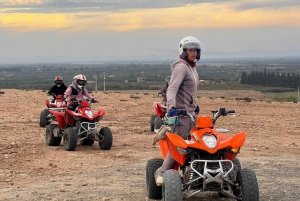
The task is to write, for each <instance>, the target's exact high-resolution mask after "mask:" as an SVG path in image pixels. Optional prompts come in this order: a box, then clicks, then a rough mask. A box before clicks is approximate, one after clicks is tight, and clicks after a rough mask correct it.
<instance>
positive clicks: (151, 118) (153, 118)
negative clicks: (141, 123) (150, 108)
mask: <svg viewBox="0 0 300 201" xmlns="http://www.w3.org/2000/svg"><path fill="white" fill-rule="evenodd" d="M155 117H156V115H154V114H153V115H151V117H150V131H154V120H155Z"/></svg>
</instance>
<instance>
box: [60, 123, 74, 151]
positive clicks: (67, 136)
mask: <svg viewBox="0 0 300 201" xmlns="http://www.w3.org/2000/svg"><path fill="white" fill-rule="evenodd" d="M63 139H64V148H65V150H66V151H74V150H75V149H76V146H77V134H76V132H75V130H74V129H73V127H69V128H67V129H66V130H65V132H64V135H63Z"/></svg>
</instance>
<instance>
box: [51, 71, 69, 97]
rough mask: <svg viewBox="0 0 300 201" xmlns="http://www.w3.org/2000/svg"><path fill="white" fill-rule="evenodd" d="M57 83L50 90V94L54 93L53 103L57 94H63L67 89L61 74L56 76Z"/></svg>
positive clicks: (55, 81)
mask: <svg viewBox="0 0 300 201" xmlns="http://www.w3.org/2000/svg"><path fill="white" fill-rule="evenodd" d="M54 83H55V85H54V86H53V87H52V88H51V89H50V90H49V91H48V93H47V94H48V95H53V100H52V101H51V102H52V103H54V102H55V99H56V97H57V95H63V94H64V93H65V91H66V89H67V86H66V85H65V84H64V81H63V79H62V77H61V76H56V77H55V78H54Z"/></svg>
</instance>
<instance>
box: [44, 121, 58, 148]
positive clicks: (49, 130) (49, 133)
mask: <svg viewBox="0 0 300 201" xmlns="http://www.w3.org/2000/svg"><path fill="white" fill-rule="evenodd" d="M56 127H58V125H57V124H49V125H47V126H46V135H45V138H46V143H47V145H48V146H58V145H60V142H61V137H54V134H53V129H54V128H56Z"/></svg>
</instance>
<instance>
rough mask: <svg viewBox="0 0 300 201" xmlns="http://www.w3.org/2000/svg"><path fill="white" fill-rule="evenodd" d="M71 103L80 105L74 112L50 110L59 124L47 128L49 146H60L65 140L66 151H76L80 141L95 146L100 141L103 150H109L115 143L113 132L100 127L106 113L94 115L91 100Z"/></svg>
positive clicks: (100, 112) (99, 112)
mask: <svg viewBox="0 0 300 201" xmlns="http://www.w3.org/2000/svg"><path fill="white" fill-rule="evenodd" d="M71 102H72V103H71V104H74V105H75V104H77V105H78V107H77V108H76V109H75V110H74V111H73V110H70V109H66V110H57V109H55V108H50V109H49V112H50V113H51V114H52V115H53V116H55V119H56V120H57V124H53V122H52V123H51V124H49V125H47V126H46V143H47V145H49V146H58V145H60V143H61V139H63V146H64V149H65V150H66V151H74V150H75V149H76V146H77V142H78V141H79V142H80V144H81V145H93V144H94V141H98V142H99V146H100V148H101V149H103V150H109V149H110V148H111V147H112V143H113V136H112V132H111V130H110V129H109V128H108V127H101V125H100V120H101V119H102V118H103V116H104V115H105V113H106V111H105V110H99V111H98V112H95V113H94V112H93V111H92V110H91V107H90V103H91V100H84V101H81V102H78V101H76V100H72V101H71Z"/></svg>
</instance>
